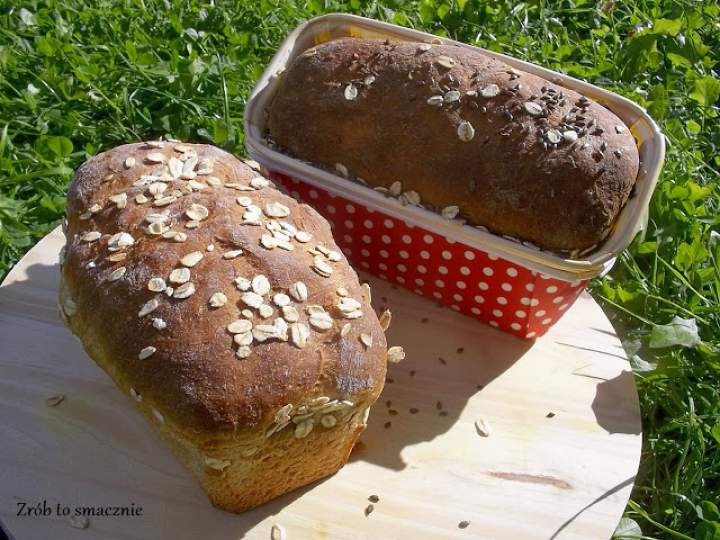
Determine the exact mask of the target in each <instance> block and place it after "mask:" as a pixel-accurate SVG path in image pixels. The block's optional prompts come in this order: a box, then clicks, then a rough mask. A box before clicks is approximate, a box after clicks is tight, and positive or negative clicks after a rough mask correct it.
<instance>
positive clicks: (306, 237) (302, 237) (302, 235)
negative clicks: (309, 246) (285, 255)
mask: <svg viewBox="0 0 720 540" xmlns="http://www.w3.org/2000/svg"><path fill="white" fill-rule="evenodd" d="M295 240H297V241H298V242H300V243H302V244H306V243H307V242H309V241H310V240H312V234H310V233H309V232H306V231H298V232H296V233H295Z"/></svg>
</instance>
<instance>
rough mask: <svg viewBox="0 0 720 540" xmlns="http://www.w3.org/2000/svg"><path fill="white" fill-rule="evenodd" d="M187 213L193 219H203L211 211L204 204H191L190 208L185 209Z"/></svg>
mask: <svg viewBox="0 0 720 540" xmlns="http://www.w3.org/2000/svg"><path fill="white" fill-rule="evenodd" d="M185 215H186V216H187V217H189V218H190V219H191V220H193V221H202V220H203V219H206V218H207V217H208V216H209V215H210V211H209V210H208V209H207V208H206V207H204V206H203V205H202V204H194V203H193V204H191V205H190V208H188V209H187V210H185Z"/></svg>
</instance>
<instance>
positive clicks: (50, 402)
mask: <svg viewBox="0 0 720 540" xmlns="http://www.w3.org/2000/svg"><path fill="white" fill-rule="evenodd" d="M63 401H65V395H64V394H57V395H54V396H50V397H49V398H47V399H46V400H45V405H46V406H48V407H57V406H58V405H60V403H62V402H63Z"/></svg>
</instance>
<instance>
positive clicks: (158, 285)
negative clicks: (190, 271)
mask: <svg viewBox="0 0 720 540" xmlns="http://www.w3.org/2000/svg"><path fill="white" fill-rule="evenodd" d="M188 279H189V276H188ZM165 287H167V284H166V283H165V280H164V279H163V278H161V277H154V278H150V280H149V281H148V285H147V288H148V290H150V291H152V292H162V291H164V290H165Z"/></svg>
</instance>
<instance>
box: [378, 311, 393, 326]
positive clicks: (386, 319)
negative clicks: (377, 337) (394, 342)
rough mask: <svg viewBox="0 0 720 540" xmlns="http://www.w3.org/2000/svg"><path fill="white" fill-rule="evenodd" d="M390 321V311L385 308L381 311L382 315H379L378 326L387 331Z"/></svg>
mask: <svg viewBox="0 0 720 540" xmlns="http://www.w3.org/2000/svg"><path fill="white" fill-rule="evenodd" d="M391 321H392V313H391V312H390V310H389V309H386V310H385V311H383V312H382V315H380V328H382V330H383V332H387V329H388V328H390V322H391Z"/></svg>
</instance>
